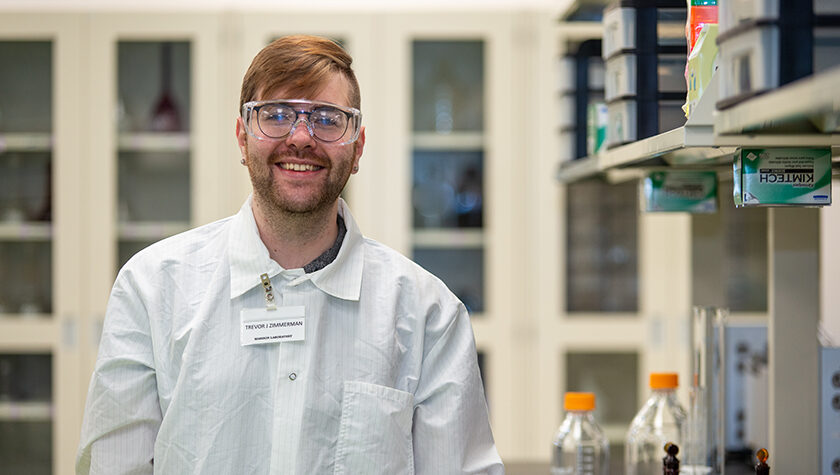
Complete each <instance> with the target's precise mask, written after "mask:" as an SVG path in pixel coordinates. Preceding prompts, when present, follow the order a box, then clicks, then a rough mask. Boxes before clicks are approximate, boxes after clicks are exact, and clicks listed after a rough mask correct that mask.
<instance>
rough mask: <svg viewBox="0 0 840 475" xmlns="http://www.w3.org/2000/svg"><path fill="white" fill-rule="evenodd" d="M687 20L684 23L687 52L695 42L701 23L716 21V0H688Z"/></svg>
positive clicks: (701, 26) (701, 27)
mask: <svg viewBox="0 0 840 475" xmlns="http://www.w3.org/2000/svg"><path fill="white" fill-rule="evenodd" d="M688 7H689V10H688V21H686V24H685V36H686V38H687V39H688V52H689V54H690V53H691V50H692V49H693V48H694V44H695V43H697V37H698V36H699V35H700V30H702V29H703V25H706V24H709V23H714V24H717V22H718V6H717V0H688Z"/></svg>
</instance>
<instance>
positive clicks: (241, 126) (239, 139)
mask: <svg viewBox="0 0 840 475" xmlns="http://www.w3.org/2000/svg"><path fill="white" fill-rule="evenodd" d="M236 143H237V144H238V145H239V153H240V154H241V155H242V158H244V159H245V160H247V159H248V157H247V155H248V152H247V145H248V132H246V131H245V123H244V122H242V117H237V118H236Z"/></svg>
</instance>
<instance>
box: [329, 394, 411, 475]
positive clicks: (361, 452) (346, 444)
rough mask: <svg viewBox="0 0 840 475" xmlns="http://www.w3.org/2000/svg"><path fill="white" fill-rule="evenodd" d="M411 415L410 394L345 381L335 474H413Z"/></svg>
mask: <svg viewBox="0 0 840 475" xmlns="http://www.w3.org/2000/svg"><path fill="white" fill-rule="evenodd" d="M413 413H414V395H412V394H411V393H407V392H405V391H400V390H398V389H393V388H389V387H385V386H379V385H377V384H371V383H363V382H360V381H345V382H344V396H343V398H342V401H341V423H340V426H339V430H338V444H337V446H336V451H335V473H336V474H358V473H365V474H377V473H381V474H388V475H393V474H408V475H411V474H413V473H414V451H413V449H412V443H411V420H412V415H413Z"/></svg>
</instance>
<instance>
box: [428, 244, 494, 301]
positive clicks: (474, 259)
mask: <svg viewBox="0 0 840 475" xmlns="http://www.w3.org/2000/svg"><path fill="white" fill-rule="evenodd" d="M413 259H414V261H415V262H417V263H418V264H420V266H422V267H423V268H424V269H426V270H428V271H429V272H431V273H432V274H434V275H436V276H437V277H439V278H440V279H441V280H442V281H444V282H445V283H446V285H447V287H449V289H450V290H451V291H452V292H454V293H455V295H457V296H458V298H459V299H461V301H462V302H464V305H465V306H466V307H467V310H468V311H469V312H470V314H471V315H474V314H477V313H481V312H483V311H484V308H485V305H484V304H485V302H484V249H483V248H481V247H478V248H445V247H415V248H414V254H413Z"/></svg>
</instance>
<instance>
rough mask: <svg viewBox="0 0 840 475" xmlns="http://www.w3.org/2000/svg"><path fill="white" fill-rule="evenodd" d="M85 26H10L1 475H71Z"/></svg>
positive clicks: (57, 19) (5, 47)
mask: <svg viewBox="0 0 840 475" xmlns="http://www.w3.org/2000/svg"><path fill="white" fill-rule="evenodd" d="M80 26H81V21H80V17H79V16H78V15H70V14H68V15H53V14H41V13H39V14H23V13H21V14H4V15H0V63H1V64H3V67H2V68H0V460H2V461H0V471H4V472H5V471H7V470H8V471H9V473H13V472H14V473H33V474H35V473H57V474H65V473H66V474H69V473H72V470H73V469H72V467H73V458H74V454H75V446H76V441H77V440H78V427H79V426H80V424H81V405H82V399H81V387H82V386H83V384H84V383H82V382H81V377H80V368H79V363H80V360H79V337H78V331H79V327H80V318H81V317H82V312H83V310H82V294H81V292H80V289H79V282H80V281H81V280H82V272H81V271H82V268H83V267H84V265H85V260H84V254H83V251H82V245H81V242H82V240H81V235H80V232H79V231H80V230H79V225H78V224H79V222H80V221H81V220H82V206H81V198H82V195H81V187H80V182H81V177H82V173H83V171H82V169H81V167H80V166H79V163H80V161H81V157H82V155H83V154H82V135H83V132H82V131H83V126H82V125H81V124H80V122H79V121H78V120H76V114H77V112H78V111H79V110H81V109H82V107H83V103H82V102H81V100H80V97H79V88H80V85H81V80H82V76H81V75H82V71H81V70H80V68H79V62H80V61H81V59H82V52H81V37H82V36H81V30H80Z"/></svg>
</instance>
